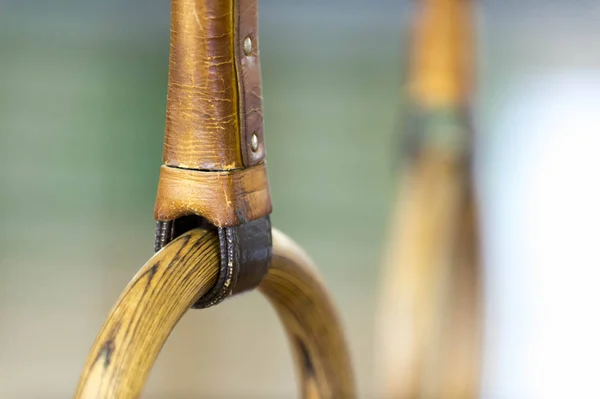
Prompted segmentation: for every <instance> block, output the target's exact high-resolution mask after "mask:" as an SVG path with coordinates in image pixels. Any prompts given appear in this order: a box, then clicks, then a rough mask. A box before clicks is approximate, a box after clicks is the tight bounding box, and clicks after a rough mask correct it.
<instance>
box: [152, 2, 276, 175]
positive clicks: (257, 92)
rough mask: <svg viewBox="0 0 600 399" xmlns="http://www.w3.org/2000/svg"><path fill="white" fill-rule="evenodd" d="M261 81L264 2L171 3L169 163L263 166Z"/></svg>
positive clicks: (211, 167) (165, 156)
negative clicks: (260, 37)
mask: <svg viewBox="0 0 600 399" xmlns="http://www.w3.org/2000/svg"><path fill="white" fill-rule="evenodd" d="M260 84H261V79H260V63H259V57H258V29H257V0H216V1H215V0H172V11H171V55H170V62H169V88H168V97H167V123H166V133H165V146H164V153H163V161H164V163H165V164H167V165H169V166H176V167H179V168H186V169H201V170H231V169H238V168H242V167H247V166H251V165H256V164H258V163H260V162H261V161H262V160H263V159H264V157H265V147H264V137H263V127H262V126H263V123H262V121H263V118H262V92H261V85H260ZM253 136H254V137H255V138H253Z"/></svg>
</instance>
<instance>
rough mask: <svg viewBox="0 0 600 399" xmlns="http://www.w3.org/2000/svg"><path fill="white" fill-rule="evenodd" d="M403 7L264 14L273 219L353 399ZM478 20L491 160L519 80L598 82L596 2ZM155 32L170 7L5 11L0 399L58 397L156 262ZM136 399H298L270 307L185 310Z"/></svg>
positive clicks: (369, 365)
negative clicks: (351, 374) (295, 251)
mask: <svg viewBox="0 0 600 399" xmlns="http://www.w3.org/2000/svg"><path fill="white" fill-rule="evenodd" d="M411 6H412V2H408V1H392V0H386V1H383V0H382V1H327V2H324V1H316V0H310V1H308V0H305V1H302V2H293V1H283V0H269V1H267V0H261V2H260V7H261V11H260V12H261V14H260V46H261V56H262V74H263V85H264V107H265V132H266V141H267V151H268V165H269V177H270V182H271V189H272V197H273V201H274V213H273V221H274V224H275V225H276V226H277V227H278V228H280V229H281V230H283V231H285V232H286V233H287V234H289V235H290V236H292V237H293V238H294V239H295V240H297V241H298V242H299V243H300V244H301V245H302V246H303V247H304V248H305V249H306V250H307V251H308V252H309V253H310V254H311V256H312V257H313V259H314V260H315V261H316V263H317V264H318V265H319V266H320V270H321V272H322V274H323V275H324V278H325V280H326V282H327V284H328V286H329V287H330V289H331V293H332V295H333V297H334V298H335V300H336V302H337V303H338V305H339V307H340V309H341V314H342V319H343V322H344V324H345V326H346V327H347V331H348V335H349V341H350V346H351V351H352V356H353V360H354V363H355V366H356V373H357V375H358V386H359V390H360V392H361V393H362V395H363V397H377V388H376V384H375V379H374V356H373V349H374V345H373V329H374V321H375V320H374V318H375V316H374V314H375V311H376V308H377V295H376V290H377V286H378V278H379V275H380V271H379V264H380V261H381V253H382V249H383V246H384V243H385V237H386V231H387V226H386V217H387V215H388V213H389V209H390V206H391V203H392V198H391V194H392V192H393V189H394V187H393V184H394V180H393V173H392V171H393V166H394V165H395V163H394V159H393V156H394V153H395V152H396V151H397V148H395V147H394V145H395V141H394V140H393V134H394V132H396V131H397V128H398V115H399V95H400V88H401V65H403V57H402V54H403V50H405V46H404V44H405V41H404V38H405V35H404V34H405V32H406V28H407V26H406V22H407V21H408V18H409V17H410V14H409V11H410V9H411ZM590 10H592V11H593V12H591V13H590ZM480 11H481V13H480V14H481V15H480V16H482V17H483V18H482V19H481V21H482V24H481V28H480V33H481V40H480V47H481V51H480V61H481V63H480V65H481V68H480V70H481V75H482V76H483V77H484V79H481V82H480V84H479V96H480V97H481V98H482V99H485V100H482V101H480V102H479V103H478V104H477V109H478V110H479V114H478V126H479V127H480V130H481V131H486V132H490V133H489V134H487V135H482V138H481V146H482V151H483V153H484V154H485V153H486V151H487V154H488V155H489V154H490V151H491V150H489V149H490V148H494V146H496V145H498V143H500V142H502V134H503V133H502V131H500V132H498V133H497V134H495V133H494V132H497V131H498V129H496V130H494V129H488V128H489V127H490V126H493V125H494V123H495V122H494V121H495V120H496V118H497V115H498V113H499V112H501V111H502V109H503V107H504V106H505V105H506V104H507V103H509V102H510V101H512V97H511V96H510V93H511V88H512V87H515V86H518V87H520V86H519V85H522V82H521V81H519V78H523V76H525V77H527V76H532V75H536V76H537V75H539V72H540V70H541V69H543V70H544V71H557V70H565V69H569V68H581V67H592V68H594V67H598V64H599V58H600V57H599V56H598V52H597V51H596V52H595V53H594V52H590V50H589V49H590V43H591V42H589V41H584V42H582V41H581V40H580V39H581V38H587V39H588V40H595V41H594V43H596V48H598V47H597V44H598V43H599V42H600V39H599V37H600V32H599V30H598V29H597V28H596V27H595V25H594V23H593V21H594V16H596V18H597V17H598V16H600V13H599V7H597V5H596V4H595V3H593V2H585V1H582V2H581V4H580V3H577V5H576V6H575V5H572V4H570V3H568V2H560V1H554V2H553V1H546V2H544V1H533V0H532V1H530V2H527V1H516V0H515V1H508V2H499V1H497V2H494V1H488V2H485V3H484V4H483V7H481V10H480ZM596 20H597V19H596ZM168 24H169V2H168V1H162V2H159V1H149V0H145V1H142V0H128V1H116V0H104V1H101V2H100V1H96V2H92V1H75V0H55V1H52V2H42V1H32V0H19V1H17V0H0V50H1V54H0V187H1V188H0V190H1V191H0V193H1V195H0V220H1V223H0V237H1V240H0V270H1V272H2V278H1V279H0V397H2V398H33V397H44V398H50V397H68V396H71V395H72V393H73V392H74V388H75V386H76V383H77V380H78V377H79V373H80V371H81V368H82V366H83V363H84V361H85V358H86V356H87V354H88V350H89V348H90V346H91V344H92V342H93V339H94V337H95V336H96V334H97V332H98V331H99V328H100V326H101V325H102V323H103V320H104V318H105V316H106V315H107V312H108V311H109V309H110V307H111V306H112V304H113V303H114V301H115V300H116V298H117V296H118V295H119V293H120V291H121V290H122V289H123V287H124V286H125V285H126V284H127V282H128V281H129V280H130V278H131V277H132V276H133V274H134V273H135V272H136V271H137V269H138V268H139V267H140V266H141V265H142V264H143V263H144V262H145V260H146V259H147V258H148V257H149V256H150V255H151V254H152V246H153V234H154V221H153V220H152V214H153V204H154V196H155V192H156V184H157V178H158V170H159V166H160V163H161V151H162V139H163V131H164V130H163V129H164V121H165V105H166V104H165V103H166V80H167V66H168V39H169V25H168ZM565 54H566V56H565ZM515 82H516V83H515ZM492 158H493V157H492ZM486 165H487V166H486ZM486 167H487V168H488V169H486ZM490 168H491V169H490ZM482 170H483V172H482V173H483V174H484V178H485V176H487V175H485V173H488V172H486V170H488V171H489V170H492V172H493V171H494V170H496V169H494V166H493V165H492V166H489V165H488V164H486V163H485V162H483V166H482ZM492 172H489V173H492ZM498 173H500V172H498ZM207 342H211V343H210V344H207ZM226 376H229V377H230V378H231V380H226V379H225V377H226ZM145 397H149V398H163V397H173V398H175V397H177V398H180V397H181V398H187V397H207V398H237V397H239V398H246V397H247V398H252V397H256V398H257V397H262V398H288V397H295V382H294V374H293V369H292V360H291V355H290V354H289V351H288V348H287V343H286V341H285V337H284V335H283V332H282V330H281V328H280V327H279V325H278V321H277V319H276V317H275V315H274V313H273V312H272V311H271V309H270V308H269V306H268V304H267V303H266V301H265V300H264V299H262V298H261V297H260V296H259V295H258V294H255V293H251V294H248V295H245V296H244V297H240V298H237V299H234V300H231V301H227V302H226V303H224V304H222V305H221V306H219V307H218V308H217V309H209V310H206V311H202V312H191V313H190V314H188V315H187V316H186V317H185V318H184V319H183V320H182V322H181V324H180V325H179V326H178V327H177V329H176V330H175V331H174V333H173V334H172V337H171V338H170V339H169V341H168V342H167V345H166V347H165V348H164V350H163V352H162V353H161V355H160V357H159V360H158V363H157V365H156V367H155V368H154V369H153V372H152V374H151V377H150V381H149V384H148V386H147V388H146V391H145Z"/></svg>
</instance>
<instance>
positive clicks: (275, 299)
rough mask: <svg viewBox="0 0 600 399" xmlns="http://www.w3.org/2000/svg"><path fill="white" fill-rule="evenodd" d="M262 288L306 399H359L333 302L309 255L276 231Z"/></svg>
mask: <svg viewBox="0 0 600 399" xmlns="http://www.w3.org/2000/svg"><path fill="white" fill-rule="evenodd" d="M259 289H260V291H261V292H262V293H263V294H265V296H266V297H267V299H268V300H269V301H270V302H271V304H272V305H273V307H274V308H275V310H276V311H277V314H278V315H279V318H280V320H281V321H282V323H283V325H284V327H285V330H286V333H287V336H288V339H289V342H290V345H291V346H292V349H293V352H294V357H295V360H296V362H295V364H296V370H297V373H298V378H299V381H300V388H301V391H302V398H306V399H308V398H320V399H352V398H354V397H355V396H356V394H355V386H354V376H353V372H352V363H351V360H350V356H349V354H348V349H347V345H346V340H345V337H344V332H343V328H342V325H341V324H340V321H339V320H338V316H337V311H336V309H335V307H334V305H333V302H332V301H331V298H330V297H329V295H328V294H327V290H326V288H325V286H324V284H323V282H322V281H321V279H320V277H319V275H318V274H317V271H316V269H315V268H314V266H313V264H312V262H311V260H310V259H309V258H308V256H307V255H306V254H305V253H304V251H303V250H302V249H301V248H300V247H299V246H298V245H296V244H295V243H294V242H293V241H291V240H290V239H289V238H288V237H286V236H285V235H284V234H282V233H281V232H279V231H277V230H273V260H272V265H271V270H270V271H269V273H268V274H267V276H266V277H265V279H264V280H263V282H262V284H261V285H260V287H259Z"/></svg>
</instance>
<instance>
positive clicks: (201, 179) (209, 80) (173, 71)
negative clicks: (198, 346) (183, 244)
mask: <svg viewBox="0 0 600 399" xmlns="http://www.w3.org/2000/svg"><path fill="white" fill-rule="evenodd" d="M257 7H258V5H257V0H172V11H171V55H170V62H169V88H168V98H167V123H166V132H165V144H164V152H163V161H164V165H163V166H162V167H161V172H160V178H159V184H158V193H157V196H156V204H155V208H154V217H155V219H156V220H157V221H158V223H157V229H156V237H155V250H156V251H159V250H160V249H161V248H163V247H164V246H165V245H166V244H168V243H169V242H170V241H171V240H173V239H174V238H176V237H177V236H179V235H181V234H183V233H185V232H186V231H188V230H189V229H191V228H195V227H199V226H204V225H205V224H206V223H207V222H208V223H210V224H211V225H213V226H216V227H217V228H218V231H219V239H220V241H221V270H220V274H219V278H218V279H217V283H216V284H215V286H214V287H213V288H212V289H211V290H210V291H209V292H208V293H207V295H205V296H203V297H202V298H201V299H200V300H199V301H198V302H197V303H196V305H194V306H195V307H200V308H201V307H208V306H213V305H215V304H217V303H219V302H220V301H222V300H223V299H225V298H226V297H227V296H229V295H230V294H231V293H238V292H241V291H245V290H249V289H252V288H254V287H256V286H257V285H258V284H259V283H260V281H261V280H262V278H263V276H264V275H265V273H266V272H267V270H268V267H269V264H270V258H271V255H270V254H271V225H270V220H269V216H268V215H269V214H270V213H271V197H270V193H269V181H268V179H267V171H266V165H265V161H264V158H265V145H264V135H263V116H262V91H261V77H260V64H259V57H258V29H257V24H258V10H257Z"/></svg>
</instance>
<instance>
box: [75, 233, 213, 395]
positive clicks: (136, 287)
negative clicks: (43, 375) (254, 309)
mask: <svg viewBox="0 0 600 399" xmlns="http://www.w3.org/2000/svg"><path fill="white" fill-rule="evenodd" d="M218 270H219V239H218V237H217V234H216V232H212V231H207V230H202V229H196V230H192V231H190V232H189V233H186V234H184V235H182V236H181V237H179V238H177V239H176V240H174V241H173V242H172V243H171V244H169V245H168V246H167V247H165V248H164V249H162V250H161V251H160V252H158V253H157V254H155V255H154V256H153V257H152V258H151V259H150V260H149V261H148V262H147V263H146V264H145V265H144V266H143V267H142V269H141V270H140V271H139V272H138V274H137V275H136V276H135V277H134V278H133V280H132V281H131V282H130V283H129V285H128V286H127V288H125V290H124V291H123V294H122V295H121V297H120V298H119V300H118V301H117V303H116V305H115V306H114V307H113V309H112V310H111V312H110V315H109V317H108V319H107V321H106V322H105V324H104V326H103V327H102V330H101V331H100V334H99V335H98V337H97V338H96V341H95V342H94V345H93V346H92V350H91V352H90V355H89V356H88V359H87V362H86V364H85V366H84V370H83V373H82V376H81V379H80V381H79V386H78V387H77V392H76V394H75V397H76V398H86V399H87V398H106V399H108V398H111V399H113V398H114V399H124V398H137V397H139V395H140V393H141V391H142V388H143V386H144V383H145V382H146V379H147V378H148V374H149V372H150V369H151V368H152V365H153V364H154V361H155V360H156V357H157V356H158V354H159V352H160V350H161V349H162V347H163V345H164V343H165V341H166V340H167V338H168V337H169V334H170V333H171V331H172V329H173V328H174V327H175V325H176V324H177V322H178V321H179V320H180V319H181V317H182V316H183V315H184V313H185V312H187V310H188V309H190V307H191V306H192V304H194V303H195V302H196V301H197V300H198V299H199V298H200V296H202V295H203V294H204V293H206V292H207V291H208V290H209V289H210V288H211V287H212V286H213V285H214V283H215V281H216V279H217V273H218Z"/></svg>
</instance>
